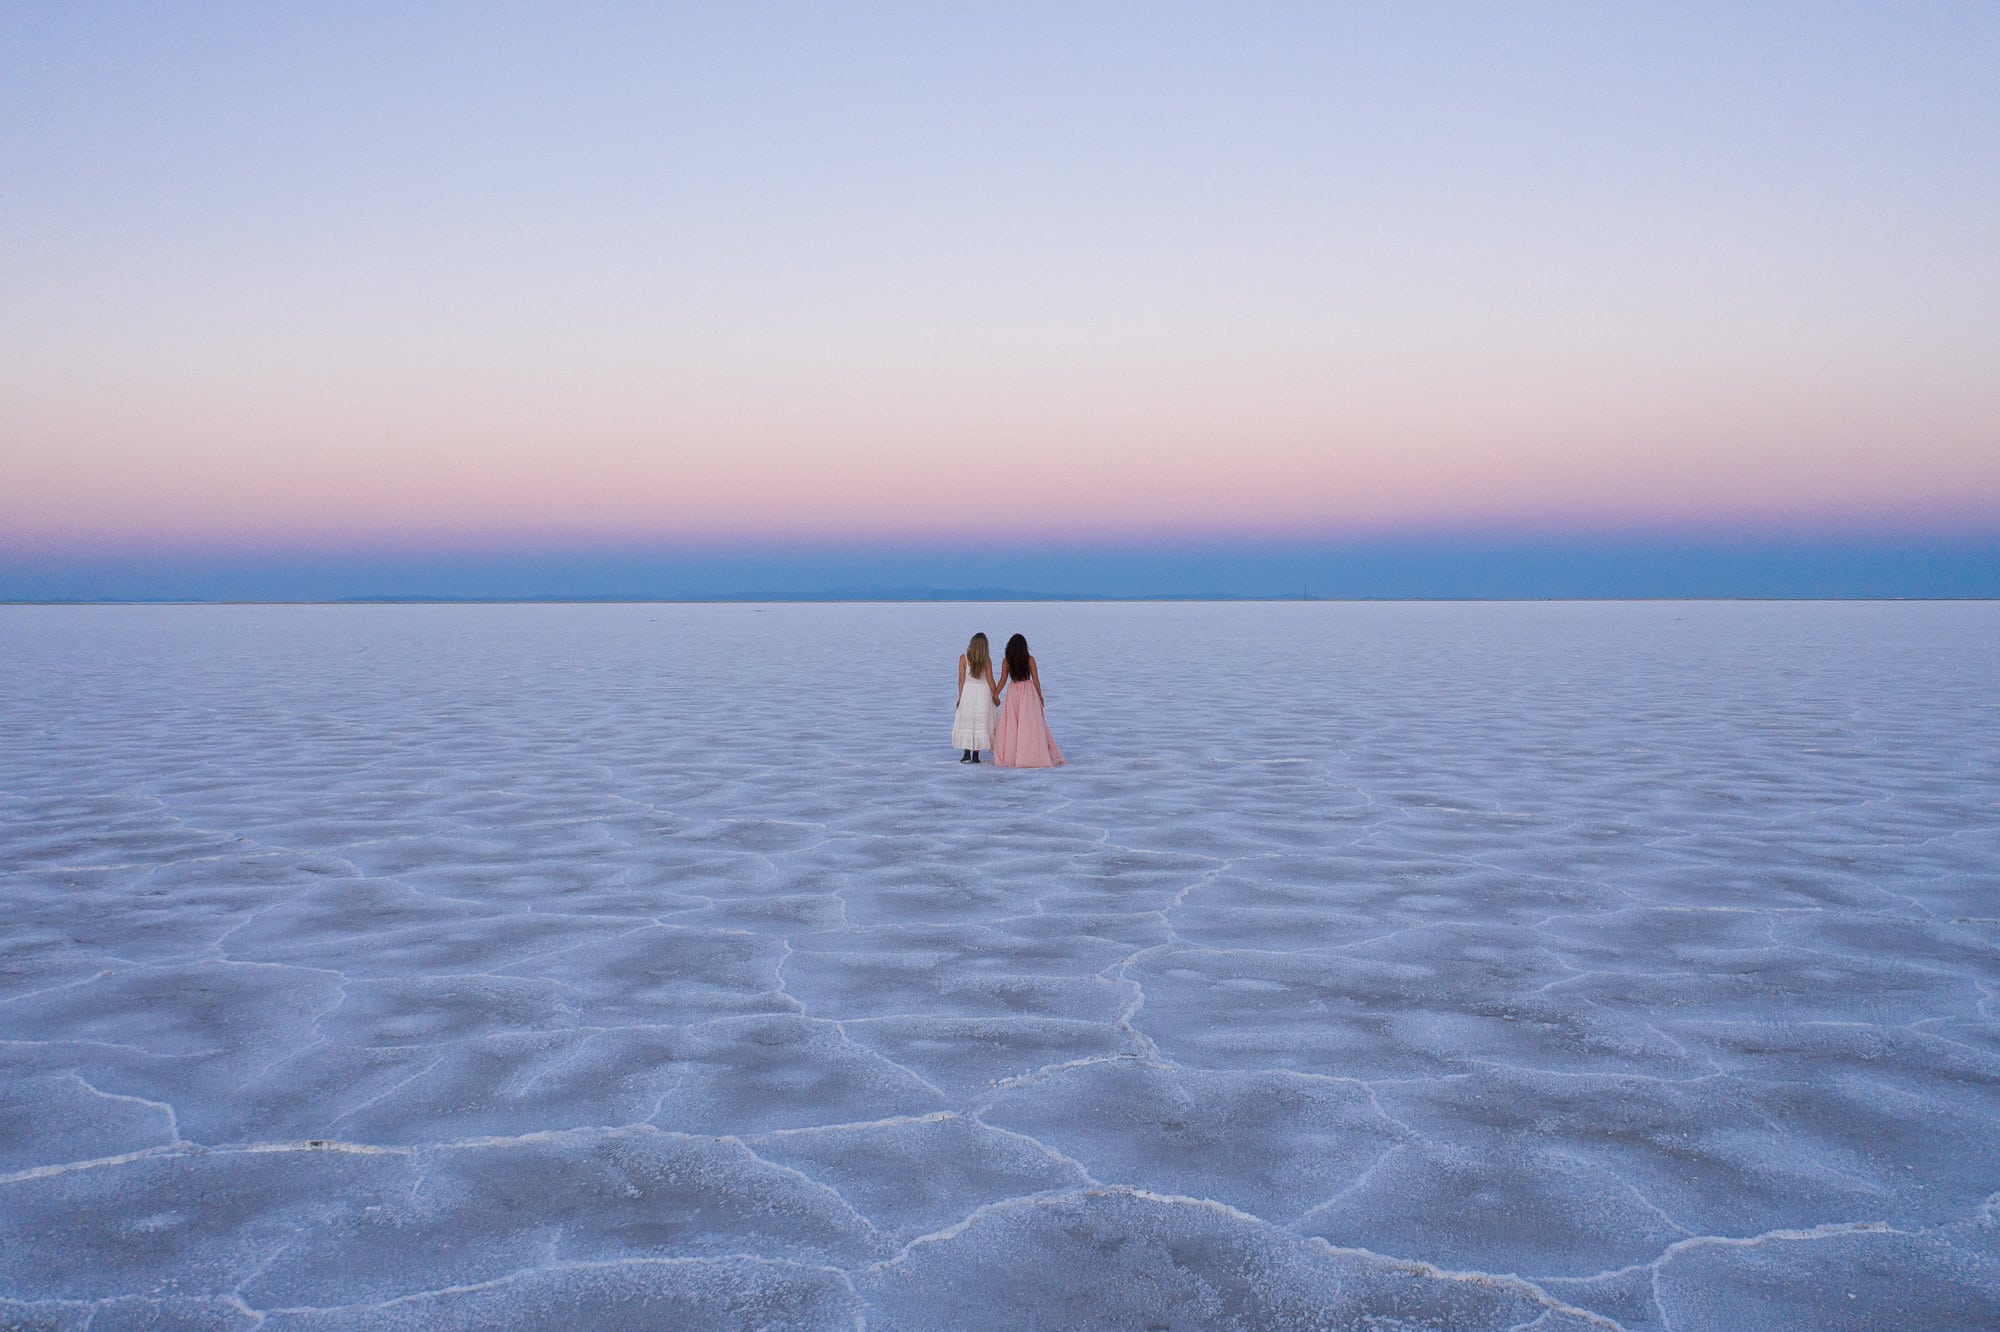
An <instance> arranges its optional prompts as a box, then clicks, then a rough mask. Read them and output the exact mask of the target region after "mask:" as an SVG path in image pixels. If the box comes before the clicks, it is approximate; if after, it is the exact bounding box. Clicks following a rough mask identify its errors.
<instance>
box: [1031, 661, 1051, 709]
mask: <svg viewBox="0 0 2000 1332" xmlns="http://www.w3.org/2000/svg"><path fill="white" fill-rule="evenodd" d="M1028 678H1029V679H1030V680H1032V681H1034V684H1035V697H1036V698H1039V699H1040V700H1042V702H1043V703H1044V704H1046V703H1047V702H1048V701H1049V696H1048V695H1047V694H1044V693H1043V692H1042V668H1041V667H1040V666H1038V665H1036V664H1035V659H1034V658H1033V657H1029V658H1028Z"/></svg>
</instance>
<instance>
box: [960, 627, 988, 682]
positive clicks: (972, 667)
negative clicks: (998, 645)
mask: <svg viewBox="0 0 2000 1332" xmlns="http://www.w3.org/2000/svg"><path fill="white" fill-rule="evenodd" d="M992 662H993V654H992V653H991V652H989V651H987V648H986V635H985V634H974V635H973V636H972V641H971V642H970V643H967V644H966V645H965V673H966V674H967V675H984V674H986V668H987V667H988V666H989V665H991V664H992Z"/></svg>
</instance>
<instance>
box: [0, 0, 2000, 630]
mask: <svg viewBox="0 0 2000 1332" xmlns="http://www.w3.org/2000/svg"><path fill="white" fill-rule="evenodd" d="M1996 69H2000V6H1995V5H1993V4H1991V3H1988V2H1987V0H1976V2H1971V3H1952V2H1951V0H1934V2H1933V0H1927V2H1926V3H1924V4H1916V5H1912V4H1901V3H1888V2H1883V3H1871V4H1841V3H1825V2H1818V0H1815V2H1814V3H1796V4H1793V3H1776V2H1767V3H1755V4H1743V3H1740V2H1733V3H1716V4H1710V3H1700V2H1699V0H1693V2H1689V3H1675V4H1672V5H1604V4H1596V3H1586V2H1585V0H1570V2H1568V3H1538V2H1536V0H1523V2H1521V3H1498V2H1497V0H1495V2H1493V3H1480V4H1461V3H1421V4H1410V3H1402V2H1399V3H1367V2H1365V0H1362V2H1357V3H1352V4H1323V3H1310V4H1285V3H1259V4H1251V5H1242V4H1222V3H1214V4H1185V3H1174V2H1172V0H1167V2H1164V3H1158V2H1156V3H1143V4H1140V3H1117V2H1107V3H1092V4H1086V5H1077V4H1074V3H1067V4H1015V3H996V4H990V5H977V6H974V5H938V4H934V3H910V4H858V3H855V4H844V3H798V4H776V3H771V4H760V3H746V4H741V5H735V4H731V5H713V4H700V5H674V4H627V5H599V4H590V3H576V4H565V5H561V6H552V5H539V6H527V5H511V4H503V3H479V4H454V3H447V2H445V0H438V2H436V3H426V4H422V5H407V4H369V3H341V4H333V3H325V4H251V3H247V2H246V3H234V4H204V3H193V2H190V3H184V4H176V5H170V6H166V5H142V4H138V3H102V4H94V3H79V4H67V5H12V6H6V7H4V8H0V598H6V599H41V598H69V597H76V598H85V599H88V598H92V597H168V598H172V597H207V596H214V597H275V598H281V599H284V598H294V597H297V598H313V597H339V596H369V595H411V596H421V595H463V596H488V595H499V596H513V595H582V596H589V595H670V596H680V595H701V596H722V595H738V594H740V595H760V594H783V595H821V594H836V593H842V592H853V591H855V590H857V589H861V590H873V591H875V592H878V593H881V594H890V593H896V594H902V593H908V592H912V591H920V592H922V591H928V592H941V593H943V592H953V591H960V592H963V591H968V590H975V591H976V590H980V589H986V590H996V589H997V590H1013V591H1026V592H1066V593H1073V594H1083V593H1091V592H1101V593H1105V594H1116V595H1153V594H1171V593H1188V594H1193V593H1219V594H1231V595H1276V594H1282V593H1286V592H1291V593H1296V592H1297V591H1299V590H1300V589H1305V590H1308V591H1310V590H1311V584H1312V583H1313V582H1314V580H1315V579H1317V580H1319V581H1320V582H1321V583H1322V585H1323V589H1324V591H1325V593H1326V594H1329V595H1332V594H1338V595H1621V594H1629V595H1766V594H1769V595H2000V78H1996V77H1995V76H1994V71H1995V70H1996ZM1510 571H1511V572H1510ZM1621 571H1622V572H1621ZM1315 594H1318V593H1315Z"/></svg>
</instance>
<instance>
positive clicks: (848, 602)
mask: <svg viewBox="0 0 2000 1332" xmlns="http://www.w3.org/2000/svg"><path fill="white" fill-rule="evenodd" d="M1996 601H2000V597H1977V596H1966V597H1945V596H1907V597H1883V596H1851V597H1841V596H1820V597H1804V596H1801V597H1783V596H1769V597H1732V596H1678V597H1675V596H1658V597H1648V596H1630V597H1360V596H1352V597H1314V596H1299V595H1296V594H1295V595H1292V596H1288V597H1286V596H1272V597H1253V596H1181V595H1175V594H1162V595H1158V596H1095V595H1072V594H1066V593H1065V594H1053V593H1050V594H1040V593H1032V592H1023V593H1018V594H1008V595H1004V596H988V595H977V594H971V595H964V596H920V597H919V596H912V597H831V596H829V597H777V596H772V597H756V596H745V597H337V598H313V599H301V600H284V599H275V598H257V599H245V600H234V599H221V598H212V599H211V598H203V599H184V598H173V597H150V598H118V599H82V598H76V599H58V598H51V599H45V600H18V601H10V600H0V606H928V605H941V606H942V605H988V604H991V605H1006V604H1009V603H1022V602H1027V603H1036V604H1050V605H1060V604H1073V605H1093V606H1109V605H1165V604H1186V605H1223V606H1234V605H1305V604H1320V605H1343V604H1344V605H1395V604H1399V603H1401V604H1412V605H1448V604H1489V605H1496V606H1504V605H1555V604H1559V603H1575V604H1579V605H1589V604H1619V603H1643V602H1744V603H1759V602H1774V603H1776V602H1797V603H1801V604H1804V603H1809V602H1828V603H1831V602H1855V603H1861V602H1880V603H1893V602H1953V603H1956V602H1996Z"/></svg>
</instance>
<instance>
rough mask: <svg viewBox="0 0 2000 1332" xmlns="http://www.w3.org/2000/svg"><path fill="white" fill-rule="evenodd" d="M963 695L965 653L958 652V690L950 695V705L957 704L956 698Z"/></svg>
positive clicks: (954, 705)
mask: <svg viewBox="0 0 2000 1332" xmlns="http://www.w3.org/2000/svg"><path fill="white" fill-rule="evenodd" d="M964 697H965V654H964V653H963V652H961V653H959V654H958V692H957V693H955V694H953V695H952V696H951V705H952V706H953V707H954V708H955V707H957V706H958V700H960V699H961V698H964Z"/></svg>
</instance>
